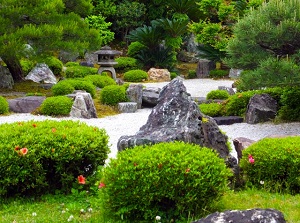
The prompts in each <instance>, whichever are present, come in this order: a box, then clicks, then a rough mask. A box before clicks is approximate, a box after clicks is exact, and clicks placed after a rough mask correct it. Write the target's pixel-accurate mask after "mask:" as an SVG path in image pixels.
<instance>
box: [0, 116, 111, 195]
mask: <svg viewBox="0 0 300 223" xmlns="http://www.w3.org/2000/svg"><path fill="white" fill-rule="evenodd" d="M0 138H1V143H0V170H1V178H0V196H1V197H4V196H13V195H40V194H45V193H53V192H55V191H56V190H60V191H62V192H70V190H71V188H72V185H73V183H76V184H78V180H77V178H78V176H79V175H83V176H84V177H85V178H86V184H88V183H89V177H90V176H92V175H93V173H94V171H95V170H96V169H97V167H98V166H99V165H104V162H105V160H106V159H107V157H108V156H107V154H108V152H109V147H108V136H107V134H106V132H105V130H103V129H98V128H94V127H91V126H88V125H86V124H84V123H80V122H73V121H67V120H62V121H52V120H46V121H38V122H35V121H29V122H18V123H17V122H16V123H11V124H2V125H0Z"/></svg>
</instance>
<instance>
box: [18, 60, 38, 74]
mask: <svg viewBox="0 0 300 223" xmlns="http://www.w3.org/2000/svg"><path fill="white" fill-rule="evenodd" d="M20 64H21V67H22V70H23V72H24V74H25V75H27V74H28V73H29V72H30V71H31V70H32V69H33V68H34V66H35V65H36V62H35V61H32V60H29V59H25V58H23V59H21V60H20Z"/></svg>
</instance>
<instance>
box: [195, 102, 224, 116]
mask: <svg viewBox="0 0 300 223" xmlns="http://www.w3.org/2000/svg"><path fill="white" fill-rule="evenodd" d="M199 108H200V111H201V112H202V113H203V114H205V115H208V116H210V117H219V116H224V112H223V105H222V104H221V103H210V104H205V103H203V104H200V105H199Z"/></svg>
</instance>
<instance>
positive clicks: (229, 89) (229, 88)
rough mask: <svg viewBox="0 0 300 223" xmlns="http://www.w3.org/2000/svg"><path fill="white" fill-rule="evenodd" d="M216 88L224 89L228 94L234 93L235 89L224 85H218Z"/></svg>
mask: <svg viewBox="0 0 300 223" xmlns="http://www.w3.org/2000/svg"><path fill="white" fill-rule="evenodd" d="M218 90H225V91H227V92H228V94H229V95H234V94H235V91H234V90H233V88H231V87H226V86H218Z"/></svg>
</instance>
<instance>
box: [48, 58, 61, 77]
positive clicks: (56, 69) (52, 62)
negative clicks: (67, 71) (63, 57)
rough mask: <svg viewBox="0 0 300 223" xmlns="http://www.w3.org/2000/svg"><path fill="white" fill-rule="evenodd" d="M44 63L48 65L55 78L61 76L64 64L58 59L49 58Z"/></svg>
mask: <svg viewBox="0 0 300 223" xmlns="http://www.w3.org/2000/svg"><path fill="white" fill-rule="evenodd" d="M44 62H45V64H47V65H48V67H49V68H50V70H51V71H52V72H53V74H54V75H55V76H60V75H61V73H62V69H63V62H61V61H60V60H59V59H58V58H56V57H47V58H46V59H45V61H44Z"/></svg>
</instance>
